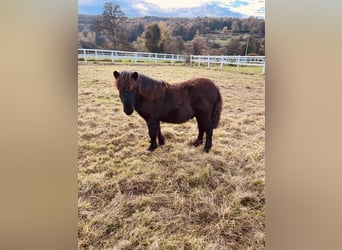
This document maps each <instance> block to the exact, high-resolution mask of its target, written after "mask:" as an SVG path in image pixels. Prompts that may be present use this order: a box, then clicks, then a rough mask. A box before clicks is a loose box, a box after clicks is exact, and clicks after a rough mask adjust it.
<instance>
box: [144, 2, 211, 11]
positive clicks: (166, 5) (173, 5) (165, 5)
mask: <svg viewBox="0 0 342 250" xmlns="http://www.w3.org/2000/svg"><path fill="white" fill-rule="evenodd" d="M144 2H147V3H152V4H155V5H157V6H158V7H160V8H161V9H164V10H167V9H183V8H193V7H198V6H201V5H203V4H205V3H208V2H211V1H210V0H172V1H161V0H144Z"/></svg>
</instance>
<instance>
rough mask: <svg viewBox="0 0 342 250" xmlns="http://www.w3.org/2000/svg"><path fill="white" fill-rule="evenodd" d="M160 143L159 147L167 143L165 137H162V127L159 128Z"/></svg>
mask: <svg viewBox="0 0 342 250" xmlns="http://www.w3.org/2000/svg"><path fill="white" fill-rule="evenodd" d="M158 142H159V145H164V143H165V141H164V136H163V135H162V133H161V131H160V126H159V132H158Z"/></svg>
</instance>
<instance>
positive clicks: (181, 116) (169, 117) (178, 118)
mask: <svg viewBox="0 0 342 250" xmlns="http://www.w3.org/2000/svg"><path fill="white" fill-rule="evenodd" d="M193 117H194V113H193V112H180V110H176V111H173V112H169V113H168V114H166V115H165V116H164V117H162V119H160V120H161V121H162V122H169V123H183V122H186V121H188V120H190V119H191V118H193Z"/></svg>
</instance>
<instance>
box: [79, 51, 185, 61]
mask: <svg viewBox="0 0 342 250" xmlns="http://www.w3.org/2000/svg"><path fill="white" fill-rule="evenodd" d="M78 59H83V60H84V61H85V62H87V60H95V61H97V60H110V61H112V62H115V61H118V60H122V59H126V60H131V61H133V62H134V63H137V62H138V61H153V62H155V63H157V62H158V61H163V62H171V63H172V64H173V63H175V62H185V58H184V56H183V55H175V54H161V53H149V52H130V51H119V50H98V49H78Z"/></svg>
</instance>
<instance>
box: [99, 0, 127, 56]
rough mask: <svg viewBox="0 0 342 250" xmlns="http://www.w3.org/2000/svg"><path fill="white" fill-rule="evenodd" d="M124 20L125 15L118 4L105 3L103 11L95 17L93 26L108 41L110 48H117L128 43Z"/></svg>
mask: <svg viewBox="0 0 342 250" xmlns="http://www.w3.org/2000/svg"><path fill="white" fill-rule="evenodd" d="M125 20H126V16H125V14H124V12H123V11H122V10H121V9H120V6H119V5H118V4H113V3H105V4H104V7H103V13H102V15H101V16H100V17H98V18H96V20H95V22H94V27H95V30H96V32H97V33H99V35H100V36H103V37H104V38H105V39H106V41H108V42H109V47H110V48H113V49H117V48H120V46H121V47H122V46H123V45H126V44H127V43H128V41H127V37H126V35H125V34H126V32H125V30H124V27H125V25H124V22H125Z"/></svg>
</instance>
